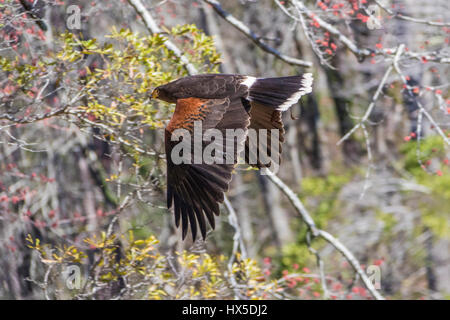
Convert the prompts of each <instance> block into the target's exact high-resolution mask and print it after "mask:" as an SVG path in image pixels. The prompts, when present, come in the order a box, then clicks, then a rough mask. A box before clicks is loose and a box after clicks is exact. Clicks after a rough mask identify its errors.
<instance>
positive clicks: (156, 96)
mask: <svg viewBox="0 0 450 320" xmlns="http://www.w3.org/2000/svg"><path fill="white" fill-rule="evenodd" d="M156 98H158V90H153V92H152V99H156Z"/></svg>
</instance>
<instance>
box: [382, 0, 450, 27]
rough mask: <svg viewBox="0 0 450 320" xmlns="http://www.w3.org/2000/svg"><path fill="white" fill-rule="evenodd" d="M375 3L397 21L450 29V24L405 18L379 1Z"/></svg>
mask: <svg viewBox="0 0 450 320" xmlns="http://www.w3.org/2000/svg"><path fill="white" fill-rule="evenodd" d="M374 1H375V3H376V4H377V5H378V6H379V7H380V8H381V9H383V10H384V11H386V12H387V13H388V14H390V15H391V16H393V17H395V18H397V19H401V20H405V21H410V22H415V23H422V24H427V25H429V26H436V27H449V26H450V22H438V21H428V20H424V19H417V18H413V17H409V16H405V15H404V14H401V13H398V12H394V11H392V10H391V9H389V8H388V7H386V6H384V5H383V4H382V3H380V1H378V0H374Z"/></svg>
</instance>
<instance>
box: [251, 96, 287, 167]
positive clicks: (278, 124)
mask: <svg viewBox="0 0 450 320" xmlns="http://www.w3.org/2000/svg"><path fill="white" fill-rule="evenodd" d="M250 105H251V109H250V125H249V128H252V129H255V130H256V132H258V133H259V130H260V129H267V136H266V139H260V137H259V136H258V137H257V139H256V140H252V141H251V140H250V138H247V140H246V142H245V160H246V162H247V163H248V164H250V165H252V166H255V167H258V168H262V167H270V164H271V163H272V162H276V163H278V164H279V163H280V161H281V151H282V144H283V142H284V133H285V131H284V126H283V121H282V119H281V111H279V110H276V109H274V108H273V107H271V106H267V105H264V104H261V103H259V102H255V101H251V102H250ZM271 129H277V130H278V134H279V136H278V142H273V143H278V152H275V153H274V154H272V151H274V150H272V148H271V146H272V136H271V133H270V130H271ZM261 149H262V150H261ZM253 151H256V152H257V154H255V153H254V152H253ZM266 152H267V158H265V157H264V156H261V155H262V154H264V153H266ZM251 153H253V159H256V163H250V162H249V160H250V159H251Z"/></svg>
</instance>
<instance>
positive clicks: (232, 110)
mask: <svg viewBox="0 0 450 320" xmlns="http://www.w3.org/2000/svg"><path fill="white" fill-rule="evenodd" d="M195 121H201V124H202V131H203V132H202V134H203V133H204V132H205V131H206V130H208V129H216V130H219V131H220V132H221V133H222V136H223V141H215V140H214V141H212V142H211V144H216V147H217V150H220V151H218V152H217V154H215V156H216V159H217V158H218V157H221V158H223V164H220V161H215V162H214V163H212V164H206V163H205V161H201V163H195V161H194V160H195V159H194V152H195V149H196V148H197V151H198V150H200V151H201V152H202V154H203V151H204V150H205V147H206V146H207V145H209V143H207V142H205V141H202V142H201V143H200V145H195V144H194V140H195V139H194V132H193V130H194V122H195ZM249 123H250V122H249V115H248V113H247V112H246V111H245V108H244V106H243V105H242V102H241V99H234V100H230V99H229V98H224V99H200V98H186V99H178V100H177V105H176V107H175V113H174V115H173V117H172V119H171V121H170V123H169V124H168V126H167V128H166V131H165V147H166V156H167V206H168V207H169V208H170V207H171V206H172V203H173V205H174V214H175V224H176V226H177V227H178V226H179V224H180V220H181V225H182V234H183V235H182V237H183V239H184V238H185V237H186V233H187V229H188V225H190V227H191V232H192V237H193V239H195V238H196V234H197V224H198V227H199V228H200V232H201V234H202V237H203V239H204V238H205V237H206V222H205V221H206V220H205V216H206V218H207V219H208V221H209V224H210V225H211V227H212V228H213V229H214V227H215V223H214V214H216V215H219V213H220V211H219V203H220V202H223V200H224V193H225V192H226V191H227V190H228V185H229V183H230V181H231V174H232V171H233V169H234V167H235V165H236V163H237V155H238V154H239V152H240V151H241V150H242V149H243V145H244V142H245V138H246V133H247V127H248V125H249ZM177 129H185V130H187V131H188V132H189V133H190V135H189V136H183V139H186V138H187V139H190V142H191V146H192V147H191V156H190V161H188V163H180V164H175V163H174V161H173V158H172V156H173V155H172V150H173V149H174V147H175V146H176V145H177V144H178V143H181V142H179V141H172V139H171V137H172V134H174V133H176V130H177ZM226 129H242V131H243V132H244V134H241V135H237V136H235V137H233V136H232V137H231V138H230V137H229V135H226V134H225V130H226ZM226 139H231V140H230V141H228V142H229V144H230V143H232V144H233V146H234V148H233V152H232V154H230V152H228V153H227V150H226V148H225V146H226V145H227V140H226ZM231 156H232V157H233V158H231V159H233V161H232V162H231V163H230V162H227V159H230V157H231Z"/></svg>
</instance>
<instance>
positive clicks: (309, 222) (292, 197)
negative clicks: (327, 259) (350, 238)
mask: <svg viewBox="0 0 450 320" xmlns="http://www.w3.org/2000/svg"><path fill="white" fill-rule="evenodd" d="M265 172H266V173H267V177H268V178H269V179H270V181H272V182H273V183H274V184H275V185H276V186H277V187H278V188H279V189H280V190H281V191H282V192H283V193H284V194H285V195H286V196H287V197H288V199H289V201H290V202H291V204H292V205H293V206H294V209H295V210H296V211H297V213H298V214H299V215H300V217H301V218H302V220H303V221H304V222H305V223H306V226H307V227H308V229H309V231H310V232H311V234H312V235H313V237H319V238H322V239H324V240H325V241H327V242H328V243H329V244H331V245H332V246H333V247H334V248H335V249H336V250H337V251H339V252H340V253H341V254H342V255H343V256H344V257H345V259H347V261H348V262H349V264H350V265H351V266H352V268H353V269H354V270H355V272H356V273H357V274H358V275H359V276H360V277H361V280H362V281H363V283H364V285H365V287H366V288H367V290H369V292H370V294H371V295H372V296H373V297H374V298H375V299H377V300H384V297H383V296H382V295H381V294H380V293H379V292H378V291H377V290H376V289H375V287H374V286H373V284H372V282H371V281H370V279H369V278H368V277H367V275H366V274H365V272H364V271H363V269H362V268H361V264H360V263H359V261H358V260H357V259H356V257H355V256H354V255H353V253H352V252H351V251H350V250H348V249H347V247H346V246H344V245H343V244H342V243H341V242H340V241H339V240H338V239H336V238H335V237H334V236H332V235H331V234H330V233H328V232H326V231H324V230H321V229H318V228H317V227H316V225H315V223H314V220H313V219H312V218H311V215H310V214H309V212H308V210H306V208H305V206H304V205H303V203H302V202H301V201H300V199H299V197H298V196H297V195H296V194H295V193H294V191H292V190H291V189H290V188H289V187H288V186H287V185H286V184H285V183H284V182H283V181H282V180H281V179H280V178H278V177H277V176H276V175H274V174H273V173H271V172H270V171H268V170H266V171H265Z"/></svg>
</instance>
